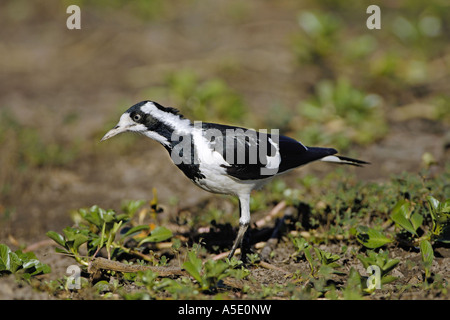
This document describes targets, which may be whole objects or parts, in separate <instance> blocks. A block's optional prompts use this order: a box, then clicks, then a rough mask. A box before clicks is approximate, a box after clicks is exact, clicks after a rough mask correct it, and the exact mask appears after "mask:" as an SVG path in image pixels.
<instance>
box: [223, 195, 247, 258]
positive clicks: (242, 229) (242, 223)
mask: <svg viewBox="0 0 450 320" xmlns="http://www.w3.org/2000/svg"><path fill="white" fill-rule="evenodd" d="M239 210H240V215H241V216H240V218H239V231H238V234H237V236H236V239H235V240H234V243H233V247H232V248H231V251H230V254H229V255H228V259H231V258H232V257H233V255H234V252H235V251H236V249H237V248H238V247H239V246H241V260H243V261H244V260H245V258H246V254H247V251H248V250H247V247H248V244H249V241H245V243H243V239H244V235H246V231H247V229H248V226H249V225H250V194H246V195H243V196H239ZM247 235H248V233H247ZM242 245H244V246H245V248H244V247H242Z"/></svg>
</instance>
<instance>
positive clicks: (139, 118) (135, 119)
mask: <svg viewBox="0 0 450 320" xmlns="http://www.w3.org/2000/svg"><path fill="white" fill-rule="evenodd" d="M141 119H142V116H141V115H140V114H139V113H135V114H134V115H133V120H134V121H136V122H137V121H139V120H141Z"/></svg>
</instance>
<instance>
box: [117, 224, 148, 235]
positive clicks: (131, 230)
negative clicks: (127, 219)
mask: <svg viewBox="0 0 450 320" xmlns="http://www.w3.org/2000/svg"><path fill="white" fill-rule="evenodd" d="M148 229H150V226H148V225H146V224H143V225H139V226H136V227H133V228H130V229H129V230H128V231H127V232H125V234H124V235H123V237H124V238H125V237H128V236H130V235H132V234H134V233H137V232H140V231H142V230H148Z"/></svg>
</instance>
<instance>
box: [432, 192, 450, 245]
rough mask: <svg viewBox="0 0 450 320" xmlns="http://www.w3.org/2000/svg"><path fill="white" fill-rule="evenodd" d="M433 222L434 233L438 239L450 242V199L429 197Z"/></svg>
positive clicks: (434, 236)
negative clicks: (441, 199)
mask: <svg viewBox="0 0 450 320" xmlns="http://www.w3.org/2000/svg"><path fill="white" fill-rule="evenodd" d="M427 201H428V204H429V206H430V214H431V220H432V222H433V227H432V231H431V233H432V235H433V238H434V239H435V240H436V241H440V242H445V243H450V199H447V200H446V201H445V202H439V200H437V199H435V198H433V197H432V196H428V197H427Z"/></svg>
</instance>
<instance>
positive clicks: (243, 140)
mask: <svg viewBox="0 0 450 320" xmlns="http://www.w3.org/2000/svg"><path fill="white" fill-rule="evenodd" d="M127 131H131V132H137V133H141V134H143V135H145V136H147V137H149V138H151V139H154V140H156V141H158V142H159V143H160V144H162V145H163V146H164V147H165V148H166V149H167V151H168V152H169V154H170V156H171V159H172V160H173V162H174V163H175V165H176V166H177V167H178V168H179V169H180V170H181V171H183V173H184V174H185V175H186V176H187V177H188V178H189V179H190V180H191V181H192V182H193V183H195V184H196V185H197V186H199V187H200V188H202V189H204V190H206V191H209V192H213V193H220V194H228V195H233V196H237V197H238V199H239V207H240V219H239V231H238V234H237V236H236V239H235V241H234V243H233V246H232V248H231V251H230V254H229V255H228V257H229V258H231V257H232V256H233V255H234V252H235V250H236V249H237V248H238V247H239V246H241V245H242V242H243V238H244V234H245V233H246V231H247V229H248V226H249V224H250V194H251V192H252V190H255V189H259V188H260V187H262V186H263V185H264V184H265V183H267V182H269V181H270V180H271V179H273V178H274V177H275V176H278V175H280V174H283V173H286V172H288V171H290V170H292V169H294V168H297V167H299V166H302V165H304V164H307V163H309V162H313V161H316V160H320V161H326V162H334V163H339V164H348V165H355V166H361V165H363V164H367V162H365V161H361V160H357V159H352V158H348V157H343V156H338V155H336V153H337V151H336V150H335V149H332V148H319V147H307V146H304V145H303V144H302V143H301V142H299V141H297V140H294V139H292V138H289V137H286V136H283V135H279V134H277V133H273V130H272V131H271V132H270V133H268V132H265V131H262V130H259V131H255V130H252V129H245V128H241V127H234V126H227V125H222V124H216V123H205V122H194V123H193V122H191V121H190V120H189V119H186V118H185V117H183V116H182V115H181V114H180V113H179V112H178V110H177V109H174V108H170V107H164V106H162V105H160V104H158V103H156V102H154V101H142V102H139V103H137V104H135V105H134V106H132V107H131V108H129V109H128V110H127V111H125V113H123V114H122V116H121V117H120V120H119V122H118V124H117V125H116V126H115V127H114V128H113V129H111V130H110V131H108V132H107V133H106V134H105V136H104V137H103V138H102V141H104V140H106V139H109V138H111V137H113V136H115V135H117V134H119V133H122V132H127ZM242 249H243V250H242V251H241V253H242V254H241V259H245V256H243V255H244V252H245V250H244V249H246V248H242Z"/></svg>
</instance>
